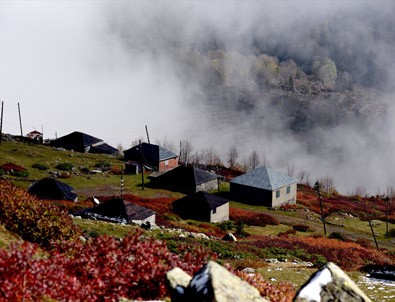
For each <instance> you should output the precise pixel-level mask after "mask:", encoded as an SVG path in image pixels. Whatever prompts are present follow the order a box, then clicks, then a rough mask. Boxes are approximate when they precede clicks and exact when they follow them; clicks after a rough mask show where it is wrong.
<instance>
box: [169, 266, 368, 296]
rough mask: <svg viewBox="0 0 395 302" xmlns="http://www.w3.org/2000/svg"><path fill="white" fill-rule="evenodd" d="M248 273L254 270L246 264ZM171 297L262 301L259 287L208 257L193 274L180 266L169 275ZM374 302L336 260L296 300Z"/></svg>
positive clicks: (252, 272) (320, 271) (319, 273)
mask: <svg viewBox="0 0 395 302" xmlns="http://www.w3.org/2000/svg"><path fill="white" fill-rule="evenodd" d="M244 271H245V272H247V273H250V274H254V273H255V272H254V270H253V269H251V268H246V269H245V270H244ZM166 277H167V283H168V286H169V288H170V292H171V301H175V302H179V301H218V302H222V301H262V302H265V301H266V302H267V301H268V300H266V299H264V298H262V297H261V296H260V294H259V291H258V290H257V289H256V288H255V287H253V286H251V285H250V284H248V283H247V282H245V281H243V280H241V279H240V278H239V277H237V276H235V275H233V274H232V273H230V272H229V271H228V270H227V269H225V268H224V267H222V266H221V265H219V264H217V263H215V262H213V261H209V262H208V263H207V264H206V265H205V266H203V267H202V268H201V269H200V270H199V271H198V272H197V273H196V274H195V276H194V277H193V278H192V277H191V276H189V275H188V274H187V273H185V272H184V271H183V270H181V269H180V268H174V269H172V270H171V271H169V272H168V273H167V275H166ZM329 301H341V302H371V300H370V299H369V298H368V297H367V296H366V295H365V294H364V293H363V292H362V290H360V289H359V288H358V286H357V285H356V284H355V283H354V282H353V281H352V280H351V279H350V277H348V276H347V274H345V273H344V272H343V271H342V270H341V269H340V268H339V267H338V266H336V265H335V264H334V263H331V262H329V263H327V264H326V265H325V266H324V267H322V268H321V269H320V270H319V271H317V272H316V273H314V274H313V275H312V276H311V277H310V279H309V280H308V281H307V282H306V283H305V284H304V285H303V286H302V287H301V289H300V290H299V291H298V293H297V294H296V296H295V297H294V300H293V302H329Z"/></svg>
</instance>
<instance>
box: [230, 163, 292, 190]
mask: <svg viewBox="0 0 395 302" xmlns="http://www.w3.org/2000/svg"><path fill="white" fill-rule="evenodd" d="M297 182H298V180H297V179H295V178H293V177H288V176H285V175H283V174H281V173H279V172H277V171H274V170H273V169H272V168H269V167H260V168H257V169H254V170H252V171H251V172H249V173H246V174H243V175H240V176H238V177H235V178H234V179H233V180H232V181H231V183H235V184H240V185H245V186H249V187H255V188H259V189H264V190H270V191H273V190H277V189H279V188H282V187H285V186H289V185H291V184H294V183H297Z"/></svg>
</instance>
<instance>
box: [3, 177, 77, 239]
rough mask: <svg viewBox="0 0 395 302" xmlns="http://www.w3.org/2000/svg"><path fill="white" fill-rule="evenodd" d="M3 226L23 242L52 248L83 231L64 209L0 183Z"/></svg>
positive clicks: (4, 182) (5, 183) (10, 185)
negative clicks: (54, 244) (53, 244)
mask: <svg viewBox="0 0 395 302" xmlns="http://www.w3.org/2000/svg"><path fill="white" fill-rule="evenodd" d="M0 223H1V224H3V225H4V226H5V227H6V228H7V229H8V230H9V231H11V232H15V233H17V234H19V235H20V236H21V237H22V238H23V239H24V240H27V241H30V242H35V243H38V244H40V245H43V246H49V245H50V244H51V242H52V241H63V240H69V239H75V238H77V237H78V236H79V234H80V229H79V228H78V227H77V226H76V225H74V223H73V220H72V219H71V217H70V216H69V215H68V214H67V212H66V211H65V210H62V209H60V208H59V207H56V206H54V205H52V204H49V203H45V202H43V201H40V200H38V199H36V198H35V197H33V196H31V195H30V194H28V193H27V192H25V191H24V190H23V189H21V188H18V187H16V186H14V185H12V184H10V183H8V182H6V181H0Z"/></svg>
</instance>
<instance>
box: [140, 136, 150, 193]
mask: <svg viewBox="0 0 395 302" xmlns="http://www.w3.org/2000/svg"><path fill="white" fill-rule="evenodd" d="M147 133H148V132H147ZM140 153H141V154H140V155H141V156H140V165H141V188H142V190H144V163H143V145H142V144H141V141H140Z"/></svg>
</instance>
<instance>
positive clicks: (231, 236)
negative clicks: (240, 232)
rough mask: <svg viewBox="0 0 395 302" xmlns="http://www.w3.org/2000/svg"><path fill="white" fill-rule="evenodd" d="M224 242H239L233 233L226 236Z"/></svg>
mask: <svg viewBox="0 0 395 302" xmlns="http://www.w3.org/2000/svg"><path fill="white" fill-rule="evenodd" d="M222 240H225V241H233V242H236V241H237V239H236V237H235V235H233V234H231V233H228V234H226V235H225V236H224V237H223V238H222Z"/></svg>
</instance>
